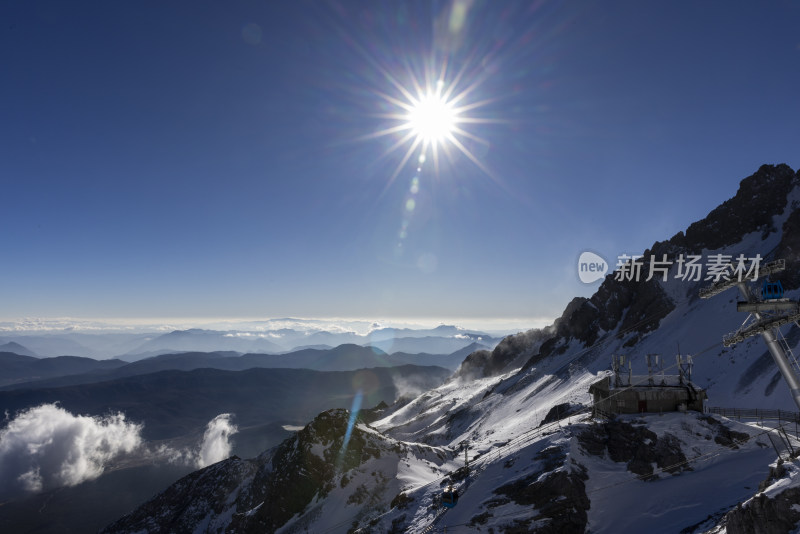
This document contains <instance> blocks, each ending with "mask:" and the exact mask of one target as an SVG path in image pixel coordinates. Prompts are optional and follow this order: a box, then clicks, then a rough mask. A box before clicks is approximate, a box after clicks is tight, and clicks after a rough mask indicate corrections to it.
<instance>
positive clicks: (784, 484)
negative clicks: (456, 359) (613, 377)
mask: <svg viewBox="0 0 800 534" xmlns="http://www.w3.org/2000/svg"><path fill="white" fill-rule="evenodd" d="M798 206H800V173H795V172H794V171H793V170H792V169H790V168H789V167H787V166H785V165H778V166H769V165H765V166H762V167H761V168H760V169H759V170H758V172H756V173H755V174H754V175H752V176H750V177H748V178H746V179H744V180H743V181H742V182H741V184H740V188H739V191H738V192H737V194H736V196H735V197H733V198H732V199H730V200H728V201H726V202H724V203H723V204H722V205H720V206H719V207H718V208H716V209H715V210H713V211H712V212H711V213H710V214H709V215H708V216H707V217H706V218H704V219H703V220H701V221H698V222H696V223H694V224H692V225H690V226H689V227H688V229H687V230H686V232H681V233H678V234H677V235H675V236H673V237H672V238H670V239H669V240H667V241H662V242H656V243H654V244H653V246H652V247H651V248H650V249H649V250H647V251H644V253H643V256H644V258H645V260H649V258H650V256H651V255H652V256H654V257H655V259H656V260H658V261H662V260H663V256H664V255H666V256H667V261H668V262H673V263H672V265H671V266H670V267H669V270H668V271H667V272H666V273H664V278H665V279H662V275H661V273H659V274H658V275H657V276H655V277H653V278H652V279H651V280H649V281H645V280H644V278H646V276H642V279H641V280H639V281H636V280H616V279H615V275H614V274H611V275H609V276H607V277H606V279H605V280H604V281H603V282H602V284H601V285H600V287H599V288H598V290H597V292H596V293H595V294H594V295H593V296H592V297H591V298H589V299H586V298H576V299H574V300H573V301H572V302H571V303H570V304H569V305H568V306H567V308H566V310H565V311H564V313H563V314H562V316H561V317H560V318H559V319H558V320H557V321H556V322H555V323H554V325H552V327H549V328H547V329H544V330H533V331H529V332H525V333H522V334H518V335H516V336H510V337H508V338H506V339H504V340H503V341H502V342H501V343H500V344H499V345H497V347H495V348H494V350H492V351H476V352H474V353H472V354H470V355H469V356H468V357H467V358H466V359H465V361H464V362H463V364H462V365H461V367H460V368H459V369H458V371H457V372H456V373H455V374H454V375H453V376H452V377H451V379H450V380H449V381H447V382H446V383H445V384H443V385H441V386H439V387H437V388H435V389H433V390H430V391H427V392H425V393H423V394H421V395H420V396H418V397H417V398H415V399H413V400H412V401H411V402H408V403H406V404H401V403H398V404H396V405H394V406H391V407H380V408H379V409H378V410H375V411H372V412H369V411H368V412H362V415H361V416H360V418H359V417H357V416H356V413H349V412H348V411H346V410H338V411H332V412H325V413H323V414H321V415H320V416H318V417H317V418H316V419H315V420H314V421H312V422H311V423H309V425H307V426H306V427H305V428H304V429H303V430H302V431H300V432H298V433H297V434H296V435H295V436H293V437H292V438H290V439H289V440H287V441H285V442H284V443H283V444H282V445H280V446H279V447H277V448H275V449H272V450H270V451H267V452H265V453H264V454H262V455H261V456H259V457H258V458H256V459H254V460H241V459H239V458H231V459H228V460H226V461H224V462H222V463H219V464H216V465H213V466H210V467H208V468H206V469H205V470H203V471H199V472H196V473H194V474H192V475H190V476H189V477H187V478H184V479H182V480H181V481H179V482H177V483H176V484H175V485H173V486H171V487H170V488H168V489H167V490H166V491H165V492H163V493H162V494H160V495H158V496H156V497H154V499H153V500H151V501H149V502H148V503H147V504H145V505H144V506H142V507H140V508H139V509H137V510H135V511H133V512H132V513H131V514H130V515H128V516H126V517H124V518H121V519H120V520H119V521H118V522H116V523H114V524H113V525H111V526H109V527H108V529H107V530H108V531H109V532H141V531H147V532H159V531H162V532H166V531H170V532H281V533H295V532H314V533H323V532H411V533H420V534H421V533H424V532H431V531H437V532H442V531H443V529H444V528H445V527H447V531H448V532H460V531H486V532H503V533H511V532H514V533H516V532H545V533H550V532H553V533H555V532H592V533H601V532H608V533H611V532H615V533H616V532H648V533H658V532H664V533H674V532H685V533H692V532H716V533H721V532H729V533H744V532H770V533H772V532H789V531H791V530H792V529H795V528H796V527H797V521H798V520H800V511H799V510H800V488H798V485H800V484H799V483H798V481H800V477H797V473H798V468H797V467H796V466H795V465H794V464H793V463H791V462H790V463H788V464H785V465H778V464H776V463H773V462H774V460H775V458H776V450H775V449H774V448H773V441H774V440H775V439H776V436H775V434H774V430H770V429H769V428H761V427H758V426H754V425H748V424H745V423H741V422H735V421H730V420H727V419H724V418H721V417H718V416H712V415H705V414H700V413H696V412H689V413H666V414H639V415H630V416H619V417H617V418H615V419H611V420H603V419H593V418H592V417H591V415H590V414H589V413H588V412H587V410H586V408H587V407H588V406H589V405H590V404H591V399H590V396H589V394H588V389H589V386H590V385H591V384H592V383H594V382H595V381H597V380H599V379H600V378H602V377H604V376H608V375H609V371H608V369H609V363H610V360H611V355H612V354H619V353H624V354H628V355H630V356H632V357H633V358H634V372H635V373H636V374H644V373H645V372H646V366H645V363H644V357H645V355H646V354H649V353H659V354H662V355H663V356H664V357H665V359H666V362H667V363H666V366H667V367H668V368H669V367H670V366H672V367H674V366H673V365H672V362H673V361H674V355H675V354H676V352H677V351H678V345H679V346H680V350H681V352H683V353H684V354H686V353H689V354H692V355H693V356H694V370H693V376H692V380H693V382H694V383H696V384H698V385H699V386H701V387H705V388H706V389H707V392H708V397H709V404H710V405H712V406H721V407H737V408H780V409H784V410H794V409H796V408H795V406H794V403H793V401H792V397H791V396H790V394H789V392H788V390H787V387H786V385H785V383H784V382H783V381H782V380H781V378H780V375H779V374H778V373H777V369H776V368H775V366H774V364H773V363H772V360H771V358H770V356H769V354H768V353H767V350H766V347H765V346H764V344H763V342H762V341H761V340H760V338H751V339H750V340H747V341H745V342H743V343H739V344H738V345H736V346H734V347H731V348H724V347H723V346H722V343H721V338H722V335H723V334H725V333H727V332H729V331H731V330H734V329H735V328H736V327H738V326H739V325H740V324H741V322H742V320H743V319H744V316H743V315H742V314H740V313H739V312H737V311H736V300H737V295H736V294H734V293H731V294H727V293H723V294H722V295H719V296H717V297H715V298H713V299H710V300H701V299H699V298H698V296H697V295H698V290H699V289H700V288H701V287H703V286H706V285H708V284H709V283H710V282H709V281H707V280H704V279H702V278H701V279H700V280H695V281H688V280H685V279H681V278H680V277H679V276H678V275H679V272H678V270H679V269H680V268H682V267H683V265H679V262H678V261H677V260H678V258H681V257H683V258H685V257H687V256H689V255H701V256H702V257H703V261H704V262H705V261H707V258H710V257H712V256H714V255H717V254H723V255H730V256H732V257H733V258H736V257H737V256H738V255H739V254H743V255H745V256H746V257H748V258H752V257H755V256H756V255H757V254H759V255H760V256H761V257H762V258H764V261H765V262H766V261H767V260H771V259H773V258H784V259H786V260H787V270H786V272H785V273H783V274H782V275H781V276H780V280H781V281H782V283H783V286H784V288H786V289H787V291H788V293H787V296H789V297H791V298H793V299H797V297H798V296H799V295H800V291H799V290H798V289H799V288H800V270H798V268H800V209H798ZM649 267H650V263H649V261H645V262H644V264H643V272H644V273H647V271H648V269H649ZM798 332H800V330H798V329H796V328H795V329H793V330H791V331H789V330H788V329H787V339H788V343H789V345H790V346H791V347H792V348H794V349H796V345H797V344H798V339H800V333H798ZM465 457H466V458H468V460H469V468H468V469H467V468H466V466H465V461H464V458H465ZM449 485H452V486H453V488H454V489H455V490H456V491H457V492H458V493H459V494H460V498H459V502H458V504H457V505H456V506H455V507H453V508H445V507H442V506H441V500H442V498H443V490H444V488H446V487H447V486H449ZM767 519H769V520H767Z"/></svg>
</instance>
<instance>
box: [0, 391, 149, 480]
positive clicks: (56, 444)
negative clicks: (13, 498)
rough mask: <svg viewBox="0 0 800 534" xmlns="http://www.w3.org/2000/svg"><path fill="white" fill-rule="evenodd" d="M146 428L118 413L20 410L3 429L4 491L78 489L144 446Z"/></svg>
mask: <svg viewBox="0 0 800 534" xmlns="http://www.w3.org/2000/svg"><path fill="white" fill-rule="evenodd" d="M141 430H142V425H138V424H135V423H130V422H128V421H126V420H125V415H124V414H121V413H118V414H112V415H107V416H105V417H88V416H83V415H72V414H71V413H69V412H68V411H67V410H65V409H63V408H61V407H60V406H57V405H56V404H42V405H41V406H36V407H34V408H29V409H27V410H25V411H22V412H20V413H19V414H18V415H17V416H16V417H15V418H14V419H13V420H11V421H10V422H9V423H8V426H6V427H5V428H4V429H2V430H0V480H3V484H2V486H3V488H2V490H0V493H6V492H15V491H16V492H18V491H20V490H24V491H29V492H36V491H42V490H44V489H51V488H55V487H60V486H74V485H76V484H80V483H81V482H83V481H85V480H91V479H94V478H97V477H99V476H100V475H101V474H102V473H103V470H104V469H105V466H106V465H107V464H108V463H109V462H111V461H112V460H114V459H115V458H117V457H119V456H121V455H124V454H127V453H130V452H133V451H134V450H136V449H137V448H138V447H139V446H141V444H142V438H141Z"/></svg>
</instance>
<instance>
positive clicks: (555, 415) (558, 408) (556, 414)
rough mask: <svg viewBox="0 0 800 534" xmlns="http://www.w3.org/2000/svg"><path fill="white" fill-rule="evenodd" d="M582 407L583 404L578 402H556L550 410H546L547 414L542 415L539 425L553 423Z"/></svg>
mask: <svg viewBox="0 0 800 534" xmlns="http://www.w3.org/2000/svg"><path fill="white" fill-rule="evenodd" d="M582 409H583V406H582V405H580V404H570V403H569V402H565V403H563V404H557V405H555V406H553V407H552V408H550V411H548V412H547V415H545V416H544V419H542V422H541V423H539V426H543V425H547V424H550V423H555V422H556V421H560V420H561V419H564V418H565V417H569V416H570V415H572V414H574V413H577V412H579V411H581V410H582Z"/></svg>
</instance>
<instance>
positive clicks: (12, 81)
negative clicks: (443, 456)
mask: <svg viewBox="0 0 800 534" xmlns="http://www.w3.org/2000/svg"><path fill="white" fill-rule="evenodd" d="M798 28H800V3H798V2H796V1H788V0H787V1H771V2H770V1H768V2H750V1H747V2H737V1H729V0H725V1H702V2H695V1H688V0H685V1H684V0H677V1H671V2H642V1H638V0H635V1H634V0H632V1H605V0H604V1H570V2H523V1H517V2H510V1H509V2H494V1H492V2H480V1H475V2H472V1H460V2H456V3H451V2H429V1H424V2H411V3H401V2H373V1H366V0H365V1H362V2H344V1H341V2H323V1H314V2H303V1H291V2H267V1H249V2H244V1H231V2H222V1H183V2H155V1H144V2H116V1H115V2H108V1H99V0H98V1H85V2H83V1H82V2H64V1H62V0H55V1H37V0H6V1H4V2H2V3H0V185H2V189H1V190H2V210H0V251H2V261H0V317H2V318H4V319H9V318H11V319H13V318H20V317H31V316H33V317H63V316H69V317H93V318H115V317H145V318H146V317H282V316H302V317H334V316H335V317H404V318H413V317H425V318H437V317H440V318H458V317H471V318H482V317H487V318H530V319H531V320H532V321H533V320H534V319H535V318H542V317H545V318H552V317H555V316H557V315H559V314H560V313H561V311H562V309H563V306H564V305H565V304H566V302H568V301H569V299H571V298H572V297H573V296H575V295H577V294H583V295H588V294H591V292H593V290H594V288H595V287H596V285H595V286H586V285H583V284H581V283H580V281H579V280H578V277H577V272H576V265H575V264H576V261H577V257H578V255H579V254H580V253H581V252H582V251H584V250H586V249H589V250H593V251H596V252H599V253H601V254H603V255H605V256H606V258H607V259H611V261H614V260H613V259H612V258H616V256H617V255H618V254H621V253H629V254H632V253H641V252H642V251H643V250H644V249H645V248H646V247H648V246H649V245H651V244H652V243H653V241H655V240H661V239H666V238H669V237H670V236H672V235H673V234H674V233H676V232H677V231H679V230H683V229H685V228H686V227H687V226H688V225H689V224H690V223H691V222H693V221H694V220H697V219H699V218H701V217H703V216H704V215H705V214H706V213H707V212H708V211H709V210H710V209H712V208H714V207H715V206H716V205H718V204H720V203H721V202H722V201H724V200H726V199H727V198H729V197H731V196H732V195H733V194H734V193H735V191H736V189H737V186H738V182H739V180H741V179H742V178H744V177H746V176H748V175H750V174H752V173H753V172H755V171H756V170H757V169H758V167H759V166H760V165H761V164H763V163H787V164H789V165H790V166H791V167H792V168H794V169H797V168H798V167H799V166H800V151H799V148H800V96H799V95H800V31H798ZM440 80H441V82H442V83H441V84H440V87H441V93H440V95H445V96H446V97H447V98H449V99H450V100H449V101H450V105H451V106H452V108H454V109H456V111H457V114H456V111H449V112H448V113H451V115H452V116H451V117H450V119H451V122H452V121H455V123H456V124H455V125H456V126H457V128H458V130H452V131H451V134H452V136H453V138H454V139H455V140H456V141H457V143H458V146H457V145H456V144H454V143H453V142H452V141H450V140H447V139H444V140H443V141H441V142H440V143H438V144H436V146H437V149H438V152H437V153H438V155H439V157H438V168H437V165H436V164H435V162H434V158H433V146H434V143H431V144H430V146H428V147H427V148H426V149H424V152H425V153H426V155H427V159H426V160H425V162H424V163H421V164H420V163H419V159H418V158H419V155H420V154H421V153H422V152H423V147H422V145H419V146H417V147H415V148H414V149H413V150H410V151H409V148H410V147H411V145H412V143H413V142H414V140H415V139H416V137H414V136H413V135H412V136H409V137H410V138H408V139H406V137H407V135H406V134H408V133H409V130H408V129H404V128H408V126H409V125H408V122H407V121H406V120H405V119H404V118H403V116H404V115H407V114H408V113H409V111H408V110H407V107H408V102H409V96H410V97H417V96H419V95H418V94H417V89H416V88H415V84H417V85H419V86H421V88H422V90H423V93H424V92H425V90H426V88H428V87H431V88H433V89H435V88H436V87H437V82H438V81H440ZM432 98H433V97H432ZM447 98H445V99H447ZM404 106H405V107H404ZM453 117H455V118H453ZM415 131H416V130H415ZM412 133H413V132H412ZM407 154H408V159H407V160H406V161H405V162H404V159H405V158H404V157H405V156H406V155H407ZM418 168H419V169H420V170H419V171H417V169H418ZM415 178H416V180H415Z"/></svg>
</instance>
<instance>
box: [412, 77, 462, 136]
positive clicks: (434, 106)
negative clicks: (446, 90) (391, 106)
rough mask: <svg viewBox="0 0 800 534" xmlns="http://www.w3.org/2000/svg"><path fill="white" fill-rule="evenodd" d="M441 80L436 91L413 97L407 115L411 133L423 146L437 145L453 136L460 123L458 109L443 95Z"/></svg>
mask: <svg viewBox="0 0 800 534" xmlns="http://www.w3.org/2000/svg"><path fill="white" fill-rule="evenodd" d="M443 85H444V84H443V83H442V82H439V83H438V84H437V89H436V91H431V90H428V91H426V92H425V93H424V94H422V95H420V96H419V97H417V98H412V99H411V101H410V102H409V106H408V108H409V109H408V114H407V116H406V121H407V126H408V129H409V131H410V133H411V134H412V135H413V136H414V137H415V138H416V140H417V141H418V142H419V143H421V144H422V145H423V146H430V145H436V146H437V147H438V146H439V145H441V144H442V143H444V142H445V141H447V140H449V139H451V138H452V137H453V133H454V132H455V131H456V128H457V124H458V110H457V109H456V108H455V106H454V105H453V103H452V102H450V101H448V100H447V98H446V97H444V96H443V95H442V86H443Z"/></svg>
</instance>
